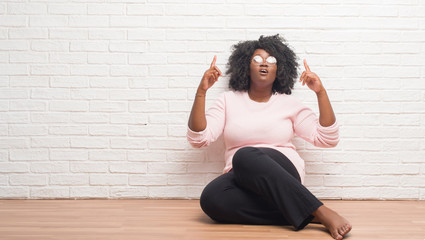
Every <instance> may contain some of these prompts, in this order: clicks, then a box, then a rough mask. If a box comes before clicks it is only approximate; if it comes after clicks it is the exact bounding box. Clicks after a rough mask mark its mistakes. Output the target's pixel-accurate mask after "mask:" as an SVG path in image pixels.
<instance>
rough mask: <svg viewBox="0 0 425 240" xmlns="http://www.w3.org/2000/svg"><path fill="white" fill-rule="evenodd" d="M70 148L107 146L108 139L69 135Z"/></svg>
mask: <svg viewBox="0 0 425 240" xmlns="http://www.w3.org/2000/svg"><path fill="white" fill-rule="evenodd" d="M71 147H72V148H108V147H109V139H106V138H104V137H71Z"/></svg>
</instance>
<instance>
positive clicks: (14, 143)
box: [0, 137, 29, 149]
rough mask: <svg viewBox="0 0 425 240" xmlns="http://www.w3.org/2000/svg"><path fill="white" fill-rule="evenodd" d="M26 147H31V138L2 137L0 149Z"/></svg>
mask: <svg viewBox="0 0 425 240" xmlns="http://www.w3.org/2000/svg"><path fill="white" fill-rule="evenodd" d="M15 148H18V149H26V148H29V140H28V139H27V138H14V137H7V138H0V149H15Z"/></svg>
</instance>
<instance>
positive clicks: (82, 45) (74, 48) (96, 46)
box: [69, 40, 108, 52]
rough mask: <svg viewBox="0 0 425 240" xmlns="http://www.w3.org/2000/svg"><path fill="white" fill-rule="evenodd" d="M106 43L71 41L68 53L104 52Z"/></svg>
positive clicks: (106, 47)
mask: <svg viewBox="0 0 425 240" xmlns="http://www.w3.org/2000/svg"><path fill="white" fill-rule="evenodd" d="M107 50H108V43H107V42H106V41H101V40H97V41H94V40H92V41H71V43H70V47H69V51H71V52H106V51H107Z"/></svg>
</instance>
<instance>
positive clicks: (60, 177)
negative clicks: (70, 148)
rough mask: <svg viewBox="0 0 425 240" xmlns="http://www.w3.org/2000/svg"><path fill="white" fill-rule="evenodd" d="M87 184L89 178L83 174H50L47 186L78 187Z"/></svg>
mask: <svg viewBox="0 0 425 240" xmlns="http://www.w3.org/2000/svg"><path fill="white" fill-rule="evenodd" d="M88 183H89V176H88V175H85V174H72V175H70V174H52V175H50V177H49V185H64V186H65V185H66V186H78V185H87V184H88Z"/></svg>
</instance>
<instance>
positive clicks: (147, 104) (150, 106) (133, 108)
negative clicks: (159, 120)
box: [129, 101, 168, 113]
mask: <svg viewBox="0 0 425 240" xmlns="http://www.w3.org/2000/svg"><path fill="white" fill-rule="evenodd" d="M129 109H130V112H144V113H152V112H166V111H167V109H168V104H167V102H166V101H131V102H130V103H129Z"/></svg>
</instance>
